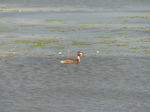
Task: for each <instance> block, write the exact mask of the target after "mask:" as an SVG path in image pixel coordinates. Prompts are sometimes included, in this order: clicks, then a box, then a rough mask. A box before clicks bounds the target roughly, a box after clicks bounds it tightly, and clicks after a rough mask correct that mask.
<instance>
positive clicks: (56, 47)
mask: <svg viewBox="0 0 150 112" xmlns="http://www.w3.org/2000/svg"><path fill="white" fill-rule="evenodd" d="M52 48H55V49H64V48H65V47H58V46H54V47H52Z"/></svg>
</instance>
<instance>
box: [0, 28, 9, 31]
mask: <svg viewBox="0 0 150 112" xmlns="http://www.w3.org/2000/svg"><path fill="white" fill-rule="evenodd" d="M8 29H9V28H8V27H0V31H5V30H8Z"/></svg>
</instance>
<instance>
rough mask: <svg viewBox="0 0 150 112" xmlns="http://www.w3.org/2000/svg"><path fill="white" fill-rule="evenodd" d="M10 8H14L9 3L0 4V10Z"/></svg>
mask: <svg viewBox="0 0 150 112" xmlns="http://www.w3.org/2000/svg"><path fill="white" fill-rule="evenodd" d="M12 8H14V7H13V6H11V5H6V6H0V11H3V10H6V9H12Z"/></svg>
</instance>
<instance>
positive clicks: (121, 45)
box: [108, 44, 129, 47]
mask: <svg viewBox="0 0 150 112" xmlns="http://www.w3.org/2000/svg"><path fill="white" fill-rule="evenodd" d="M108 46H117V47H125V46H129V44H114V45H108Z"/></svg>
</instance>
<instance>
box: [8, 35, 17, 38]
mask: <svg viewBox="0 0 150 112" xmlns="http://www.w3.org/2000/svg"><path fill="white" fill-rule="evenodd" d="M5 37H7V38H15V37H19V36H16V35H7V36H5Z"/></svg>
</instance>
